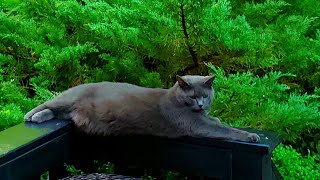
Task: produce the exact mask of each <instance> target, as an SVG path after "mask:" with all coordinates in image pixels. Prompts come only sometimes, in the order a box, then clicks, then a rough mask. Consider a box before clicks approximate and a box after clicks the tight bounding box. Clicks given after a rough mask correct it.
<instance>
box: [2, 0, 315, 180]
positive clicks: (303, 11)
mask: <svg viewBox="0 0 320 180" xmlns="http://www.w3.org/2000/svg"><path fill="white" fill-rule="evenodd" d="M319 16H320V2H318V1H317V0H299V1H289V0H280V1H276V0H252V1H238V0H194V1H191V0H179V1H174V0H161V1H158V0H155V1H148V0H126V1H123V0H108V1H107V0H2V1H1V2H0V72H1V73H0V130H3V129H5V128H8V127H10V126H12V125H14V124H17V123H19V122H22V121H23V114H24V113H25V112H27V111H28V110H30V109H31V108H32V107H34V106H35V105H37V104H39V103H40V102H43V101H45V100H47V99H50V98H52V97H53V96H55V95H56V94H57V93H59V92H61V91H63V90H65V89H67V88H69V87H73V86H76V85H78V84H82V83H87V82H99V81H117V82H129V83H133V84H137V85H141V86H145V87H170V86H171V85H172V83H173V82H174V79H175V75H176V74H179V75H183V74H201V75H206V74H208V73H213V74H215V75H216V76H217V78H216V82H215V85H214V86H215V89H216V100H215V102H214V104H213V107H212V111H211V114H212V115H215V116H219V117H221V118H222V120H223V121H224V122H226V123H228V124H230V125H232V126H237V127H239V126H241V127H253V128H257V129H263V130H272V131H276V132H277V133H278V134H279V135H281V137H282V138H283V139H284V144H286V145H290V146H288V147H290V148H285V149H283V148H282V146H281V148H282V149H280V148H279V150H278V151H277V152H280V153H275V154H274V155H275V157H274V158H275V159H276V163H277V166H278V167H280V168H282V169H283V170H281V173H282V174H283V175H284V176H285V177H286V178H287V179H308V178H309V179H311V178H313V177H314V176H317V178H320V177H318V175H319V173H317V172H319V171H320V170H319V159H320V156H319V152H320V112H319V107H320V100H319V97H320V89H319V85H320V31H319V29H320V19H318V17H319ZM285 147H287V146H285ZM293 148H294V149H293ZM281 152H282V153H281ZM295 153H300V155H299V158H293V159H295V160H296V161H299V162H300V161H301V162H302V161H303V163H296V164H297V167H291V166H290V169H291V168H297V169H294V170H292V172H296V170H297V171H298V170H299V168H300V169H301V167H302V166H305V164H309V165H310V166H308V167H310V168H311V169H312V172H315V173H313V174H312V176H311V175H310V176H308V173H304V174H302V175H301V174H300V175H297V174H296V173H289V174H288V171H286V170H288V168H289V165H288V164H287V163H285V161H287V159H286V158H290V157H291V156H292V157H293V156H296V154H295ZM284 154H285V155H284ZM309 156H312V157H313V158H309ZM305 159H307V160H305ZM295 160H294V161H295ZM302 176H303V177H304V178H301V177H302Z"/></svg>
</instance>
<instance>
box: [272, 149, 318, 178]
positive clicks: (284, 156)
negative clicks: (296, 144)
mask: <svg viewBox="0 0 320 180" xmlns="http://www.w3.org/2000/svg"><path fill="white" fill-rule="evenodd" d="M273 155H274V157H273V158H272V160H273V161H274V163H275V164H276V166H277V167H278V170H279V172H280V173H281V174H282V175H283V177H284V179H285V180H296V179H297V180H298V179H303V180H314V179H319V177H320V166H319V165H317V163H316V161H315V158H316V157H315V156H311V155H310V153H309V154H308V155H307V156H306V157H303V156H301V154H299V153H298V152H297V151H296V150H294V149H293V148H292V147H291V146H284V145H279V147H278V148H277V149H276V150H275V151H274V153H273Z"/></svg>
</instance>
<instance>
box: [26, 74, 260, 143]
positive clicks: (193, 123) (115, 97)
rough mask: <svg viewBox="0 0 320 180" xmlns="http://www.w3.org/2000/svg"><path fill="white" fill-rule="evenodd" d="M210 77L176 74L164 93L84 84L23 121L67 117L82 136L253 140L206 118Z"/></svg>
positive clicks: (210, 96) (254, 138)
mask: <svg viewBox="0 0 320 180" xmlns="http://www.w3.org/2000/svg"><path fill="white" fill-rule="evenodd" d="M213 80H214V76H194V75H188V76H181V77H180V76H177V82H176V83H175V85H174V86H173V87H171V88H170V89H160V88H144V87H139V86H136V85H132V84H128V83H114V82H100V83H88V84H83V85H79V86H76V87H73V88H70V89H68V90H67V91H65V92H63V93H61V94H60V95H59V96H57V97H55V98H54V99H52V100H50V101H47V102H45V103H43V104H41V105H39V106H38V107H36V108H34V109H33V110H31V111H30V112H28V113H27V114H26V115H25V119H26V120H28V121H33V122H43V121H47V120H50V119H53V118H58V119H66V120H67V119H71V120H73V121H74V122H75V125H76V126H77V127H78V128H79V129H81V130H83V131H85V132H86V133H88V134H98V135H133V134H134V135H155V136H164V137H170V138H175V137H182V136H192V137H210V138H222V139H232V140H240V141H248V142H258V141H260V137H259V136H258V135H257V134H255V133H249V132H246V131H242V130H239V129H235V128H231V127H228V126H226V125H223V124H221V123H220V120H219V119H218V118H215V117H210V116H208V115H207V110H208V109H209V108H210V104H211V102H212V100H213V96H214V90H213V88H212V83H213Z"/></svg>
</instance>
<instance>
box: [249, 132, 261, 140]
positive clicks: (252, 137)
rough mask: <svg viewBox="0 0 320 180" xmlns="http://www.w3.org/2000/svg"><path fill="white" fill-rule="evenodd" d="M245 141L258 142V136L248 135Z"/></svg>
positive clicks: (254, 134)
mask: <svg viewBox="0 0 320 180" xmlns="http://www.w3.org/2000/svg"><path fill="white" fill-rule="evenodd" d="M246 141H249V142H259V141H260V136H259V135H258V134H256V133H248V134H247V136H246Z"/></svg>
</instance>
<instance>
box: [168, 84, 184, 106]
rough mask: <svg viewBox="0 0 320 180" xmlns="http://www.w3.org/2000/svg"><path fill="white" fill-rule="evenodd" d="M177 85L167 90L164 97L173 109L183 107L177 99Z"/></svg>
mask: <svg viewBox="0 0 320 180" xmlns="http://www.w3.org/2000/svg"><path fill="white" fill-rule="evenodd" d="M178 86H179V85H178V84H177V83H176V84H175V85H174V86H172V87H171V88H170V89H168V91H167V93H166V96H165V97H164V99H165V100H166V101H167V103H171V104H172V105H174V106H175V107H184V106H185V105H184V104H181V103H180V102H179V101H178V99H177V88H178Z"/></svg>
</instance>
